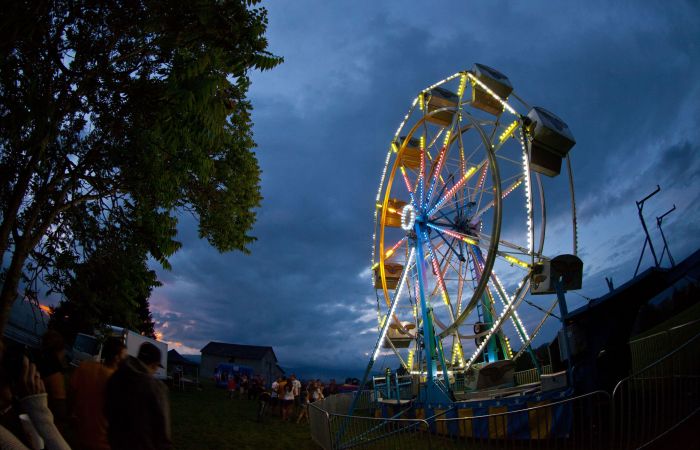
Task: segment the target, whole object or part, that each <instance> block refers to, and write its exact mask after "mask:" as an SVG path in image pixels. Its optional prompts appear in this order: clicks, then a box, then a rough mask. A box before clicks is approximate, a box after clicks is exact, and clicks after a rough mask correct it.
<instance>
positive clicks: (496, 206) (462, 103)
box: [372, 64, 577, 375]
mask: <svg viewBox="0 0 700 450" xmlns="http://www.w3.org/2000/svg"><path fill="white" fill-rule="evenodd" d="M574 144H575V140H574V137H573V135H572V133H571V131H570V130H569V128H568V126H567V125H566V123H565V122H564V121H563V120H561V119H560V118H558V117H557V116H556V115H555V114H553V113H551V112H549V111H547V110H546V109H544V108H540V107H531V106H530V105H529V104H527V103H526V102H525V101H524V100H522V99H521V98H520V97H519V96H518V95H517V94H516V93H515V91H514V90H513V87H512V85H511V83H510V81H509V79H508V78H507V77H506V76H505V75H503V74H502V73H500V72H499V71H497V70H495V69H492V68H490V67H487V66H485V65H481V64H475V65H474V66H473V67H472V69H471V70H465V71H462V72H458V73H455V74H454V75H451V76H449V77H447V78H445V79H444V80H441V81H439V82H437V83H435V84H433V85H431V86H428V87H427V88H425V89H423V90H422V91H421V92H419V93H418V96H417V97H416V98H415V99H414V100H413V102H412V103H411V105H410V107H409V109H408V112H407V113H406V115H405V117H404V119H403V120H402V121H401V123H400V125H399V127H398V129H397V130H396V133H395V134H394V136H393V138H392V139H391V142H390V145H389V149H388V151H387V156H386V160H385V164H384V168H383V170H382V174H381V179H380V182H379V188H378V191H377V196H376V202H375V203H376V205H375V210H374V234H373V244H372V285H373V288H374V289H375V290H376V293H377V305H378V328H379V330H380V336H379V341H378V345H377V346H376V348H375V350H374V354H373V356H372V358H373V360H374V359H376V358H377V356H378V355H379V354H380V352H382V351H384V352H390V353H393V354H395V355H396V356H397V357H398V358H399V360H400V361H401V365H402V366H403V367H404V368H405V369H407V370H411V371H416V370H418V371H423V373H425V372H427V373H428V375H430V374H431V373H433V374H434V373H435V372H436V371H437V370H439V369H438V368H442V369H443V370H445V371H447V370H448V369H449V370H453V371H459V370H467V369H469V368H470V367H472V366H473V365H475V364H482V363H488V362H493V361H499V360H504V359H515V358H517V357H520V356H521V355H522V354H525V353H528V352H529V353H530V354H531V356H532V357H533V361H535V364H536V360H535V359H534V355H533V354H532V350H531V349H530V344H531V342H532V340H533V338H534V337H535V336H536V335H537V333H538V332H539V331H540V329H541V328H542V325H543V324H544V322H545V320H546V319H547V317H549V316H550V315H552V311H553V310H554V307H555V306H556V304H557V301H556V299H554V300H552V299H551V298H547V299H545V300H546V301H543V297H533V295H537V294H542V293H553V292H554V286H553V282H552V280H551V279H550V277H548V268H549V263H550V261H551V259H550V257H548V256H547V254H546V253H547V250H548V249H547V247H546V246H545V237H546V235H547V232H546V230H547V208H546V205H545V187H548V186H550V185H555V186H557V187H556V189H557V191H558V192H561V189H560V186H564V187H566V189H568V190H569V191H570V193H569V196H568V198H569V199H570V203H571V207H570V208H567V209H566V210H565V211H561V210H559V211H557V214H556V216H557V238H558V239H557V241H561V237H562V236H564V235H567V237H566V239H567V240H570V241H569V242H571V244H570V245H571V247H570V248H571V250H570V251H571V252H572V253H573V254H574V255H576V252H577V248H576V247H577V244H576V240H577V236H576V212H575V201H574V191H573V179H572V172H571V165H570V162H569V158H568V152H569V150H570V149H571V148H572V147H573V146H574ZM562 172H563V173H564V174H565V176H563V177H558V176H559V174H560V173H562ZM541 175H545V176H546V178H543V177H542V176H541ZM549 178H553V180H550V179H549ZM567 178H568V182H567ZM563 215H566V216H570V217H569V218H568V219H566V220H562V216H563ZM562 224H564V226H563V227H562ZM563 228H566V229H563ZM567 245H568V244H567ZM513 339H517V340H518V341H519V343H518V344H519V345H517V346H516V345H513V347H517V348H519V351H518V352H517V353H515V354H514V352H513V348H512V347H511V340H513Z"/></svg>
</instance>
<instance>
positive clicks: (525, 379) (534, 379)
mask: <svg viewBox="0 0 700 450" xmlns="http://www.w3.org/2000/svg"><path fill="white" fill-rule="evenodd" d="M551 373H552V366H551V364H547V365H545V366H542V374H544V375H547V374H551ZM514 375H515V385H516V386H521V385H523V384H530V383H538V382H539V381H540V375H539V374H538V373H537V369H536V368H532V369H528V370H523V371H520V372H515V374H514Z"/></svg>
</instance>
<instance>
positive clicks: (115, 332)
mask: <svg viewBox="0 0 700 450" xmlns="http://www.w3.org/2000/svg"><path fill="white" fill-rule="evenodd" d="M110 337H116V338H119V339H121V340H122V342H123V343H124V345H126V351H127V353H128V354H129V355H130V356H133V357H134V358H135V357H136V356H137V355H138V353H139V348H140V347H141V344H143V343H144V342H150V343H151V344H153V345H155V346H156V347H158V349H159V350H160V363H161V365H162V366H163V367H162V368H161V367H159V368H158V371H157V372H156V373H155V377H156V378H159V379H161V380H165V379H166V378H167V375H168V371H167V368H168V344H166V343H165V342H162V341H158V340H156V339H152V338H149V337H147V336H142V335H140V334H139V333H136V332H135V331H131V330H129V329H128V328H123V327H117V326H114V325H107V326H106V327H105V328H104V329H103V330H100V331H99V332H95V334H94V335H92V334H85V333H78V335H77V336H76V337H75V342H74V343H73V349H72V353H73V358H72V360H71V364H72V365H74V366H78V365H80V363H81V362H83V361H85V360H92V361H100V360H101V359H102V343H103V342H104V340H105V339H107V338H110Z"/></svg>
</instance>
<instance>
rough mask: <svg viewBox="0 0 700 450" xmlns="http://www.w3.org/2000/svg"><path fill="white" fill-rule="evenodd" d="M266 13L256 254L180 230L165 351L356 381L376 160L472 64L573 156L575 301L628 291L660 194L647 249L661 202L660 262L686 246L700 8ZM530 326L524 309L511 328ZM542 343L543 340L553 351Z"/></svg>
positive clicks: (559, 239) (363, 358) (560, 181)
mask: <svg viewBox="0 0 700 450" xmlns="http://www.w3.org/2000/svg"><path fill="white" fill-rule="evenodd" d="M267 8H268V10H269V14H270V25H269V31H268V37H269V41H270V46H271V50H272V51H273V52H274V53H277V54H280V55H282V56H284V57H285V63H284V64H283V65H282V66H280V67H279V68H277V69H274V70H272V71H269V72H264V73H254V74H252V81H253V85H252V88H251V92H250V95H251V99H252V101H253V105H254V108H255V109H254V111H253V119H254V121H255V128H254V131H255V139H256V142H257V143H258V145H259V147H258V149H257V150H256V153H257V156H258V158H259V161H260V165H261V168H262V171H263V174H262V193H263V196H264V200H263V204H262V207H261V209H260V210H259V212H258V222H257V224H256V225H255V228H254V230H253V233H252V234H253V235H255V236H257V238H258V241H257V242H256V243H254V244H253V245H252V246H251V250H252V254H251V255H242V254H238V253H230V254H220V253H218V252H217V251H215V250H213V249H212V248H210V247H209V246H208V245H207V244H206V242H203V241H201V240H199V239H198V237H197V232H196V223H195V222H194V221H193V220H192V219H191V218H190V217H185V216H183V217H182V220H181V226H180V234H179V239H180V240H182V242H183V243H184V248H183V249H182V250H181V251H180V252H178V253H177V254H176V255H175V256H174V257H173V258H172V261H171V262H172V265H173V271H172V272H167V271H163V270H162V269H158V274H159V277H160V279H161V281H163V283H164V284H163V286H162V287H160V288H158V289H157V290H156V291H155V292H154V295H153V297H152V299H151V305H152V309H153V314H154V318H155V319H156V320H157V321H158V323H159V324H161V327H160V331H161V332H162V333H163V335H164V338H165V339H168V340H170V341H171V342H173V346H174V347H175V348H183V350H185V348H186V347H187V349H186V350H187V352H189V351H196V350H198V349H200V348H202V347H203V346H204V345H206V343H207V342H209V341H211V340H218V341H225V342H235V343H241V344H254V345H272V346H273V347H274V349H275V352H276V354H277V356H278V358H279V359H280V361H281V362H282V363H283V365H288V366H290V365H297V364H298V365H316V366H318V365H321V366H327V367H350V366H353V367H354V366H362V365H363V364H366V362H367V353H368V352H369V351H371V349H372V346H373V345H374V344H375V342H376V339H377V333H376V326H375V324H376V322H374V321H375V320H376V299H375V293H374V290H373V288H372V286H371V279H370V276H369V273H368V272H367V270H368V269H367V268H368V267H369V265H370V252H371V237H372V212H373V205H374V196H375V195H376V189H377V184H378V182H379V177H380V175H381V173H380V172H381V169H382V166H383V163H384V157H385V155H386V150H387V148H388V145H389V142H390V139H391V137H392V135H393V133H394V130H395V129H396V127H397V125H398V124H399V123H400V121H401V119H402V118H403V115H404V114H405V112H406V110H407V109H408V106H409V104H410V102H411V100H412V99H413V98H414V97H415V95H416V94H417V93H418V91H419V90H421V89H423V88H424V87H426V86H428V85H430V84H432V83H433V82H435V81H437V80H439V79H442V78H443V77H444V76H446V75H448V74H451V73H454V72H456V71H459V70H462V69H465V68H470V67H471V65H472V63H473V62H482V63H485V64H488V65H491V66H493V67H496V68H498V69H499V70H501V71H502V72H504V73H506V74H507V75H508V76H509V77H510V79H511V81H512V82H513V84H514V86H515V88H516V92H518V93H519V94H520V95H521V96H522V97H523V98H524V99H526V100H527V101H529V102H532V103H533V104H537V105H542V106H545V107H547V108H548V109H551V110H552V111H554V112H555V113H556V114H558V115H560V116H561V117H562V118H563V119H564V120H565V121H566V122H567V123H568V124H569V126H570V127H571V129H572V130H573V132H574V135H575V136H576V139H577V142H578V143H577V145H576V147H574V149H573V150H572V152H571V158H572V163H573V166H574V181H575V186H576V195H577V203H578V207H579V209H578V213H579V214H578V219H579V224H580V233H579V244H580V245H579V248H580V254H581V255H582V257H583V258H584V263H585V270H586V272H585V273H586V279H585V286H584V289H583V290H582V291H581V294H582V295H586V296H593V295H598V294H600V293H603V292H604V291H605V290H606V287H605V284H604V282H603V281H602V277H603V276H604V275H605V274H606V273H614V274H615V275H614V276H615V277H616V279H619V280H620V281H622V280H626V279H627V278H628V277H629V276H630V275H631V272H632V271H633V269H634V264H635V263H636V258H637V257H638V252H639V251H641V242H642V241H641V239H642V235H641V232H640V226H639V223H638V219H637V216H636V209H635V208H634V203H633V201H634V200H635V199H639V198H641V197H643V196H644V195H646V193H648V192H650V191H651V190H652V189H653V188H654V187H655V185H656V184H657V183H658V184H662V187H663V191H662V194H660V195H659V196H657V197H656V198H655V199H654V201H653V202H649V204H648V209H645V211H648V214H649V215H648V218H649V220H650V224H652V223H653V224H654V230H653V231H654V233H655V234H654V236H655V238H656V237H657V236H658V234H657V232H656V231H655V222H653V218H654V217H656V215H659V214H661V213H663V212H664V211H665V208H668V207H670V206H671V204H672V203H674V202H675V203H676V205H677V207H678V210H677V212H674V213H673V214H672V215H670V216H668V218H667V219H666V220H665V222H664V231H665V232H666V231H667V230H668V233H667V236H668V237H669V242H670V245H671V250H672V253H673V255H674V257H675V256H676V255H678V258H680V257H681V255H684V254H687V253H688V252H689V251H691V250H686V249H694V248H697V247H698V245H699V244H700V239H699V238H698V236H700V230H699V229H698V224H699V223H700V217H698V212H697V208H695V207H694V206H693V205H696V204H697V202H698V201H700V198H698V195H699V194H700V192H699V191H700V187H699V185H700V183H699V182H698V181H699V180H698V173H699V161H700V158H698V157H697V154H698V150H699V149H698V145H697V142H700V135H699V132H698V129H697V122H698V120H699V119H700V81H699V80H700V58H698V57H697V55H698V51H699V49H698V45H699V44H698V40H697V31H696V28H697V26H696V23H697V22H698V20H697V19H698V18H700V14H699V13H698V6H697V5H696V3H694V2H685V3H682V2H681V3H678V4H676V5H675V7H674V8H668V7H667V6H665V5H662V4H658V5H657V4H656V3H655V2H616V3H614V4H610V2H596V1H594V2H587V3H585V4H572V3H568V2H558V3H551V2H547V3H545V2H534V3H532V2H529V3H527V5H526V4H523V3H511V2H503V1H497V2H490V3H488V4H470V5H469V6H468V7H467V6H466V4H465V3H464V2H447V1H445V2H443V1H440V2H434V3H431V7H430V8H427V9H426V7H425V5H411V4H406V3H405V2H398V1H389V2H373V3H371V4H370V3H365V2H355V3H352V4H350V3H348V4H344V5H341V4H336V3H333V2H325V3H323V2H320V3H319V2H271V3H270V4H269V5H267ZM544 11H546V13H545V12H544ZM543 183H544V186H545V191H546V195H547V209H548V238H547V239H548V246H547V251H548V252H550V253H551V254H556V253H563V252H568V251H570V247H571V236H570V232H568V231H567V227H569V228H570V226H569V222H570V219H569V218H568V217H570V212H569V211H570V205H569V192H568V183H567V180H566V179H565V177H563V176H561V177H559V178H556V179H547V178H546V177H544V179H543ZM645 208H646V207H645ZM505 232H507V233H510V232H512V233H514V234H516V233H518V232H519V231H518V229H517V228H514V229H512V230H511V229H508V230H505ZM630 265H631V268H630ZM502 278H504V282H506V283H511V284H512V283H515V282H516V281H517V280H515V279H513V280H511V279H510V278H508V277H507V275H503V276H502ZM505 278H508V279H505ZM576 301H579V302H583V301H584V300H583V299H580V298H579V300H576ZM538 304H539V303H538ZM381 306H382V307H384V305H381ZM528 308H529V309H528ZM530 310H532V311H530ZM535 311H536V310H534V309H533V308H532V307H529V306H525V307H524V309H523V316H524V318H525V317H527V318H528V319H533V318H535V317H537V314H539V313H538V312H535ZM552 323H555V322H552ZM165 324H167V326H164V325H165ZM548 326H549V327H550V328H547V331H546V332H544V331H543V337H542V339H546V338H548V337H551V334H552V330H553V328H551V327H554V325H548ZM548 333H549V334H548ZM176 343H180V346H178V345H177V344H176ZM178 351H179V350H178ZM181 353H182V352H181Z"/></svg>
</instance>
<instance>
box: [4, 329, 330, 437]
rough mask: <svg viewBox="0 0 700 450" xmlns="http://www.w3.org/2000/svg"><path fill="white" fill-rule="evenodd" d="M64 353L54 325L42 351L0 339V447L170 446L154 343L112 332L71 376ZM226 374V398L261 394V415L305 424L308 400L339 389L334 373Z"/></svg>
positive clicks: (165, 401) (166, 403) (164, 390)
mask: <svg viewBox="0 0 700 450" xmlns="http://www.w3.org/2000/svg"><path fill="white" fill-rule="evenodd" d="M65 353H66V350H65V343H64V341H63V339H62V337H61V336H60V334H58V333H56V332H54V331H49V332H47V334H46V335H45V336H44V337H43V340H42V351H41V355H40V357H36V355H30V354H29V353H28V352H27V351H26V349H24V348H23V347H20V346H14V347H11V348H7V349H5V348H4V346H3V343H2V341H0V450H19V449H21V450H25V449H31V448H44V449H46V450H66V449H70V448H74V449H82V450H109V449H113V450H120V449H144V450H152V449H153V450H155V449H170V448H172V441H171V434H170V407H169V400H168V399H169V395H168V391H167V387H166V386H165V384H164V383H163V382H161V381H160V380H158V379H156V378H155V377H154V375H155V373H156V371H157V370H158V369H159V367H162V366H161V364H160V361H161V356H162V355H161V352H160V350H159V349H158V347H156V346H155V345H153V344H151V343H144V344H142V345H141V347H140V349H139V352H138V355H137V356H136V357H133V356H129V355H128V354H127V351H126V347H125V346H124V343H123V342H122V341H121V340H119V339H116V338H109V339H107V340H106V341H105V342H104V344H103V347H102V361H99V362H98V361H92V360H87V361H83V362H81V363H80V365H79V366H78V367H77V368H75V369H74V370H73V371H72V373H71V374H70V376H68V377H67V376H66V370H65V366H66V362H65V358H66V355H65ZM34 361H36V363H35V362H34ZM225 377H226V378H225V379H223V378H222V379H219V380H218V381H224V380H226V386H227V388H228V397H229V398H230V399H241V398H247V399H249V400H254V399H258V400H259V401H260V402H259V404H260V405H261V409H260V410H259V411H258V417H259V418H260V419H261V418H262V417H263V415H265V414H268V413H271V414H274V415H278V416H279V417H280V418H281V419H282V420H283V421H289V422H296V423H302V422H304V423H308V421H309V404H310V403H313V402H317V401H319V400H322V399H324V398H325V397H327V396H329V395H333V394H336V393H338V391H339V386H338V384H337V383H336V382H335V380H331V381H330V383H328V384H324V383H322V382H321V381H320V380H318V379H317V380H310V381H308V382H304V383H302V382H301V381H300V380H299V379H297V377H296V376H295V375H294V374H292V375H290V376H289V377H279V378H278V379H276V380H274V381H273V382H272V383H271V385H266V383H265V380H264V379H263V378H262V377H261V376H259V375H254V374H251V375H250V376H248V375H247V374H238V373H234V374H228V373H227V374H225ZM66 437H68V438H69V439H66ZM42 441H43V442H42ZM69 442H70V444H69Z"/></svg>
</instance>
